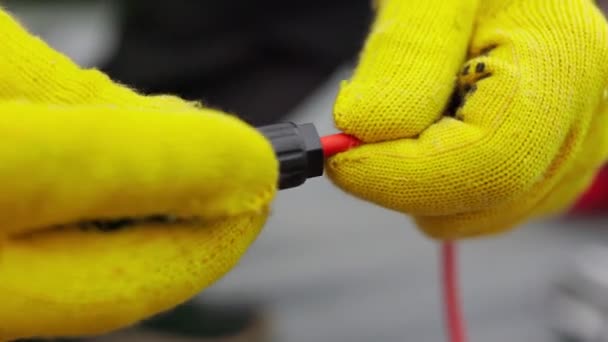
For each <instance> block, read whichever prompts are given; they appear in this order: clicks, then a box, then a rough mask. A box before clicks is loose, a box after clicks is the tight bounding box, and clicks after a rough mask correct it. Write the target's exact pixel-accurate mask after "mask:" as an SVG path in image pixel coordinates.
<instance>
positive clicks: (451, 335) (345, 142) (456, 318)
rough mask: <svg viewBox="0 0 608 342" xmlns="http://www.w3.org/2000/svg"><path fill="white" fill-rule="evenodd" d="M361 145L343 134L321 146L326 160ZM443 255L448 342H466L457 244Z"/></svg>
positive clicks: (445, 246) (450, 245)
mask: <svg viewBox="0 0 608 342" xmlns="http://www.w3.org/2000/svg"><path fill="white" fill-rule="evenodd" d="M359 144H360V141H359V140H357V138H355V137H352V136H350V135H347V134H343V133H340V134H334V135H329V136H325V137H322V138H321V146H322V147H323V154H324V155H325V157H326V158H328V157H331V156H333V155H335V154H337V153H340V152H344V151H346V150H348V149H350V148H352V147H355V146H357V145H359ZM441 253H442V258H441V259H442V260H441V261H442V278H443V279H442V282H443V298H444V310H445V313H444V315H445V321H446V330H447V334H448V341H449V342H466V341H467V338H466V332H465V321H464V315H463V313H462V308H461V305H460V298H459V294H460V289H459V287H458V267H457V264H458V260H457V255H456V246H455V244H454V243H453V242H445V243H444V244H443V245H442V247H441Z"/></svg>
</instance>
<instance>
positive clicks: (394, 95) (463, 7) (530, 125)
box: [328, 0, 608, 239]
mask: <svg viewBox="0 0 608 342" xmlns="http://www.w3.org/2000/svg"><path fill="white" fill-rule="evenodd" d="M376 5H377V18H376V20H375V23H374V25H373V27H372V30H371V33H370V36H369V38H368V40H367V42H366V45H365V47H364V50H363V52H362V56H361V60H360V63H359V65H358V67H357V68H356V70H355V72H354V75H353V76H352V79H351V80H350V81H349V82H345V83H344V84H343V87H342V89H341V91H340V93H339V96H338V99H337V102H336V104H335V111H334V119H335V122H336V124H337V126H338V127H339V128H340V129H342V130H343V131H345V132H347V133H350V134H353V135H355V136H357V137H358V138H360V139H361V140H363V141H364V142H365V143H367V144H366V145H364V146H362V147H360V148H357V149H355V150H352V151H349V152H347V153H343V154H340V155H338V156H336V157H335V158H333V159H331V161H330V162H329V165H328V168H329V175H330V176H331V178H332V179H333V181H334V182H335V183H336V184H337V185H338V186H340V187H342V188H344V189H345V190H346V191H348V192H350V193H352V194H354V195H357V196H359V197H361V198H364V199H366V200H369V201H372V202H375V203H377V204H380V205H382V206H385V207H387V208H391V209H395V210H398V211H401V212H404V213H408V214H411V215H412V216H413V217H414V218H415V220H416V222H417V223H418V224H419V226H420V227H421V228H422V229H423V230H424V231H425V232H426V233H427V234H428V235H430V236H432V237H434V238H438V239H456V238H465V237H474V236H481V235H488V234H496V233H499V232H504V231H506V230H508V229H511V228H513V227H515V226H516V225H517V224H519V223H521V222H523V221H525V220H527V219H529V218H531V217H537V216H540V215H547V214H555V213H558V212H560V211H562V210H564V209H566V208H568V206H569V205H571V203H572V202H573V201H574V200H575V199H576V198H577V196H578V195H579V194H580V193H581V192H582V191H583V190H584V189H585V188H586V187H587V186H588V184H589V183H590V181H591V180H592V178H593V175H594V174H595V173H596V172H597V170H598V168H599V167H600V165H601V164H602V163H603V162H604V161H606V159H608V115H607V114H608V111H607V106H606V105H607V97H608V92H607V90H606V86H607V85H608V26H607V24H606V21H605V18H604V17H603V16H602V14H601V12H600V11H599V10H598V9H597V8H596V6H595V4H594V3H593V2H592V1H589V0H479V1H478V0H447V1H446V0H427V1H418V0H416V1H414V0H383V1H382V0H380V1H377V2H376ZM452 94H454V96H452Z"/></svg>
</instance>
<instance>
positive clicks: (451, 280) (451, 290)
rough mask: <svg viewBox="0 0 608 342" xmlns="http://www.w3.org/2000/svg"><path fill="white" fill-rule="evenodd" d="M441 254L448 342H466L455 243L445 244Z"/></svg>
mask: <svg viewBox="0 0 608 342" xmlns="http://www.w3.org/2000/svg"><path fill="white" fill-rule="evenodd" d="M441 254H442V258H441V259H442V269H443V270H442V278H443V279H442V282H443V298H444V299H443V300H444V310H445V324H446V331H447V334H448V341H450V342H466V341H467V337H466V331H465V326H466V325H465V322H464V315H463V312H462V307H461V304H460V298H459V293H460V289H459V286H458V266H457V264H458V257H457V255H456V245H455V244H454V243H453V242H449V241H448V242H444V243H443V245H442V246H441Z"/></svg>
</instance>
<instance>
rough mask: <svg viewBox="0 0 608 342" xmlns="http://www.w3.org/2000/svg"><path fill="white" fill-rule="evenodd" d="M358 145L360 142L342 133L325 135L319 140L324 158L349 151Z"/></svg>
mask: <svg viewBox="0 0 608 342" xmlns="http://www.w3.org/2000/svg"><path fill="white" fill-rule="evenodd" d="M359 144H361V142H360V141H359V140H358V139H357V138H355V137H353V136H351V135H348V134H344V133H339V134H333V135H327V136H324V137H322V138H321V146H323V154H324V155H325V158H329V157H331V156H333V155H335V154H338V153H340V152H344V151H346V150H349V149H351V148H353V147H355V146H357V145H359Z"/></svg>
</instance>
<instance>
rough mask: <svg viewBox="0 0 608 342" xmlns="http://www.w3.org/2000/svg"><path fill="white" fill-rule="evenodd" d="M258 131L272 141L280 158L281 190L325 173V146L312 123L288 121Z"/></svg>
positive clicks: (259, 128)
mask: <svg viewBox="0 0 608 342" xmlns="http://www.w3.org/2000/svg"><path fill="white" fill-rule="evenodd" d="M258 130H260V132H262V134H264V136H266V137H267V138H268V140H270V142H271V143H272V146H273V148H274V150H275V153H276V155H277V158H278V160H279V164H280V180H279V189H281V190H282V189H289V188H294V187H297V186H300V185H302V184H304V182H306V179H308V178H312V177H319V176H322V175H323V162H324V160H323V147H322V145H321V137H320V136H319V133H318V132H317V129H316V128H315V126H314V125H313V124H302V125H296V124H294V123H291V122H286V123H279V124H276V125H268V126H263V127H258Z"/></svg>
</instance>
